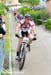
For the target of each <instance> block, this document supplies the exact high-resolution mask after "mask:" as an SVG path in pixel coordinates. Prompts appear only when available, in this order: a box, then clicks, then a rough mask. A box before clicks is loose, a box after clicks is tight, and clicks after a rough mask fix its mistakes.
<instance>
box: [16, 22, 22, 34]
mask: <svg viewBox="0 0 51 75" xmlns="http://www.w3.org/2000/svg"><path fill="white" fill-rule="evenodd" d="M20 27H21V24H20V23H18V24H17V26H16V34H17V33H18V31H19V29H20Z"/></svg>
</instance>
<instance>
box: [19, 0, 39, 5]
mask: <svg viewBox="0 0 51 75" xmlns="http://www.w3.org/2000/svg"><path fill="white" fill-rule="evenodd" d="M19 2H21V3H24V2H28V3H30V4H31V5H32V4H33V5H37V4H38V3H39V0H19Z"/></svg>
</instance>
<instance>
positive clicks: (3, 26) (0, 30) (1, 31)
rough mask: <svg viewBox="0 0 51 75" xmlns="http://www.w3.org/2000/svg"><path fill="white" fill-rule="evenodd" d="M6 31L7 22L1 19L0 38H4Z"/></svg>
mask: <svg viewBox="0 0 51 75" xmlns="http://www.w3.org/2000/svg"><path fill="white" fill-rule="evenodd" d="M5 33H6V27H5V22H2V21H0V38H3V36H4V35H5Z"/></svg>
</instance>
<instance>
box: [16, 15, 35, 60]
mask: <svg viewBox="0 0 51 75" xmlns="http://www.w3.org/2000/svg"><path fill="white" fill-rule="evenodd" d="M24 34H26V36H27V37H28V38H29V39H30V41H29V43H28V46H29V45H30V44H31V43H32V39H33V38H34V36H36V27H35V23H34V22H33V20H31V16H30V15H29V14H26V15H25V18H24V19H22V20H21V21H20V23H18V25H17V26H16V35H19V36H20V37H24ZM35 39H36V37H35ZM21 43H22V39H21V38H18V47H17V54H16V59H18V55H19V48H20V45H21Z"/></svg>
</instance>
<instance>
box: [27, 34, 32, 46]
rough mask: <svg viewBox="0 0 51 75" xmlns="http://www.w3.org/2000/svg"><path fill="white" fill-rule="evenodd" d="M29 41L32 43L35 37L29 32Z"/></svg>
mask: <svg viewBox="0 0 51 75" xmlns="http://www.w3.org/2000/svg"><path fill="white" fill-rule="evenodd" d="M28 37H29V43H28V45H30V44H31V43H32V39H33V34H29V36H28Z"/></svg>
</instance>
